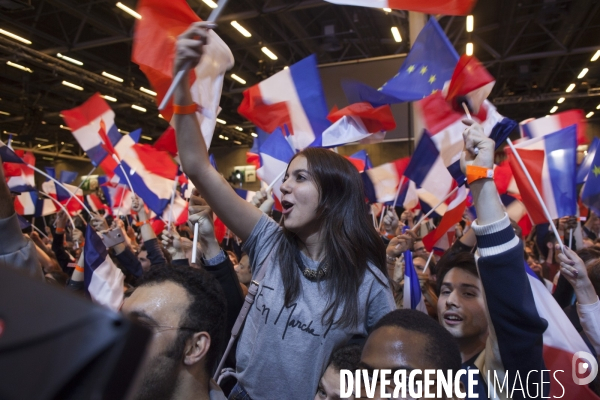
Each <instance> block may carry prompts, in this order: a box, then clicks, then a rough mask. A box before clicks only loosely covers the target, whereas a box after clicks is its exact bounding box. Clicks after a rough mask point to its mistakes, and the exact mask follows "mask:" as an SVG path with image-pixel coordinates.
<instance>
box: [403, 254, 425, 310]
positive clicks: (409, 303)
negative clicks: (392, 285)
mask: <svg viewBox="0 0 600 400" xmlns="http://www.w3.org/2000/svg"><path fill="white" fill-rule="evenodd" d="M403 295H404V298H403V302H402V307H403V308H407V309H412V310H418V311H421V312H424V313H425V314H427V307H426V306H425V299H424V298H423V293H422V292H421V285H420V284H419V276H418V275H417V271H416V270H415V265H414V264H413V258H412V253H411V252H410V250H407V251H405V252H404V293H403Z"/></svg>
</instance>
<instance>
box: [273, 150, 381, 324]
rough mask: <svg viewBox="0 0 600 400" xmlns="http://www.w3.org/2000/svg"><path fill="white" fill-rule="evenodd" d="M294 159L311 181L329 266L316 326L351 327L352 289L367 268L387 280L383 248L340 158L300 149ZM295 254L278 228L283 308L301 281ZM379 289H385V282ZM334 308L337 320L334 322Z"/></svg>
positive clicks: (353, 173)
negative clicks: (324, 298) (319, 323)
mask: <svg viewBox="0 0 600 400" xmlns="http://www.w3.org/2000/svg"><path fill="white" fill-rule="evenodd" d="M300 156H301V157H305V158H306V162H307V165H308V170H309V173H310V175H311V179H313V180H314V183H315V185H316V186H317V189H318V191H319V205H318V208H317V213H318V215H317V218H318V220H319V221H320V223H321V226H320V229H321V232H323V236H322V241H323V247H324V249H325V258H324V265H328V266H329V268H328V276H327V277H326V279H325V283H326V285H327V294H328V299H327V306H326V308H325V311H324V312H323V316H322V323H323V325H330V324H336V325H338V326H339V327H342V328H345V327H351V326H355V325H356V324H358V315H359V305H358V288H359V287H360V284H361V283H362V280H363V277H364V275H365V272H366V271H367V269H368V263H369V262H370V263H372V264H373V265H374V266H375V268H377V269H379V270H380V271H381V272H382V273H383V275H384V276H386V277H387V270H386V268H385V245H384V244H383V240H382V239H381V237H380V236H379V234H378V233H377V231H376V230H375V228H374V227H373V224H372V222H371V220H370V219H369V216H368V215H367V213H366V212H365V195H364V189H363V183H362V178H361V177H360V175H359V173H358V171H357V170H356V167H355V166H354V165H352V163H351V162H350V161H348V160H347V159H346V158H344V157H342V156H340V155H339V154H336V153H334V152H333V151H329V150H327V149H323V148H315V147H309V148H306V149H304V150H303V151H301V152H299V153H298V154H296V155H295V156H294V158H296V157H300ZM294 158H292V160H293V159H294ZM290 163H291V161H290ZM288 166H289V164H288ZM286 174H287V171H286ZM298 251H299V243H298V238H297V236H296V235H295V234H294V233H293V232H290V231H288V230H287V229H286V228H285V226H284V227H283V235H282V237H281V240H280V243H279V265H280V268H281V277H282V280H283V286H284V289H285V299H284V300H285V304H286V305H287V306H289V305H290V304H292V303H293V302H294V300H295V299H297V298H298V295H299V294H300V279H303V278H302V277H301V275H300V270H299V268H298V266H297V262H296V255H297V252H298ZM384 284H386V285H387V284H388V282H387V279H386V282H384ZM340 308H342V312H341V313H339V315H340V317H339V319H338V320H335V316H336V314H338V309H340Z"/></svg>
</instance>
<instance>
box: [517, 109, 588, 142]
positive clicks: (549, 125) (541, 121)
mask: <svg viewBox="0 0 600 400" xmlns="http://www.w3.org/2000/svg"><path fill="white" fill-rule="evenodd" d="M571 125H577V144H585V143H587V142H588V140H587V137H586V136H585V116H584V112H583V110H567V111H563V112H559V113H556V114H552V115H550V116H547V117H542V118H538V119H535V120H533V121H529V122H527V123H524V124H522V125H520V127H521V136H523V137H527V138H537V137H540V136H545V135H548V134H550V133H554V132H556V131H559V130H561V129H563V128H566V127H568V126H571Z"/></svg>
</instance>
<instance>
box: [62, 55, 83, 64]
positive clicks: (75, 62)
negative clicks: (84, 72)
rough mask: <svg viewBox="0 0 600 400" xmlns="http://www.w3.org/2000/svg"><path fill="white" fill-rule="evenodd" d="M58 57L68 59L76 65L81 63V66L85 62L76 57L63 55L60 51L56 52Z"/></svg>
mask: <svg viewBox="0 0 600 400" xmlns="http://www.w3.org/2000/svg"><path fill="white" fill-rule="evenodd" d="M56 57H58V58H60V59H62V60H65V61H68V62H70V63H71V64H75V65H79V66H81V65H83V63H82V62H81V61H78V60H76V59H74V58H71V57H67V56H63V55H62V54H60V53H57V54H56Z"/></svg>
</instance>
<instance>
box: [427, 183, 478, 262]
mask: <svg viewBox="0 0 600 400" xmlns="http://www.w3.org/2000/svg"><path fill="white" fill-rule="evenodd" d="M466 207H467V189H466V188H465V187H464V186H461V187H459V188H458V191H457V193H456V196H455V198H454V199H453V200H452V201H451V202H450V204H448V207H447V208H446V212H445V213H444V216H443V217H442V220H441V221H440V223H439V225H438V226H437V228H436V229H434V230H432V231H431V232H429V234H427V236H425V237H424V238H423V244H424V245H425V248H426V249H427V251H430V252H431V251H433V249H434V247H435V248H437V249H439V250H443V251H445V250H447V249H448V248H449V247H450V245H451V244H452V243H451V242H450V243H448V240H445V241H444V242H445V243H444V245H442V244H441V243H438V242H439V241H440V240H441V239H445V238H444V235H447V234H448V233H449V232H450V233H451V234H454V227H455V226H456V224H457V223H459V222H460V221H461V220H462V217H463V214H464V212H465V208H466ZM446 245H448V247H445V246H446Z"/></svg>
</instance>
